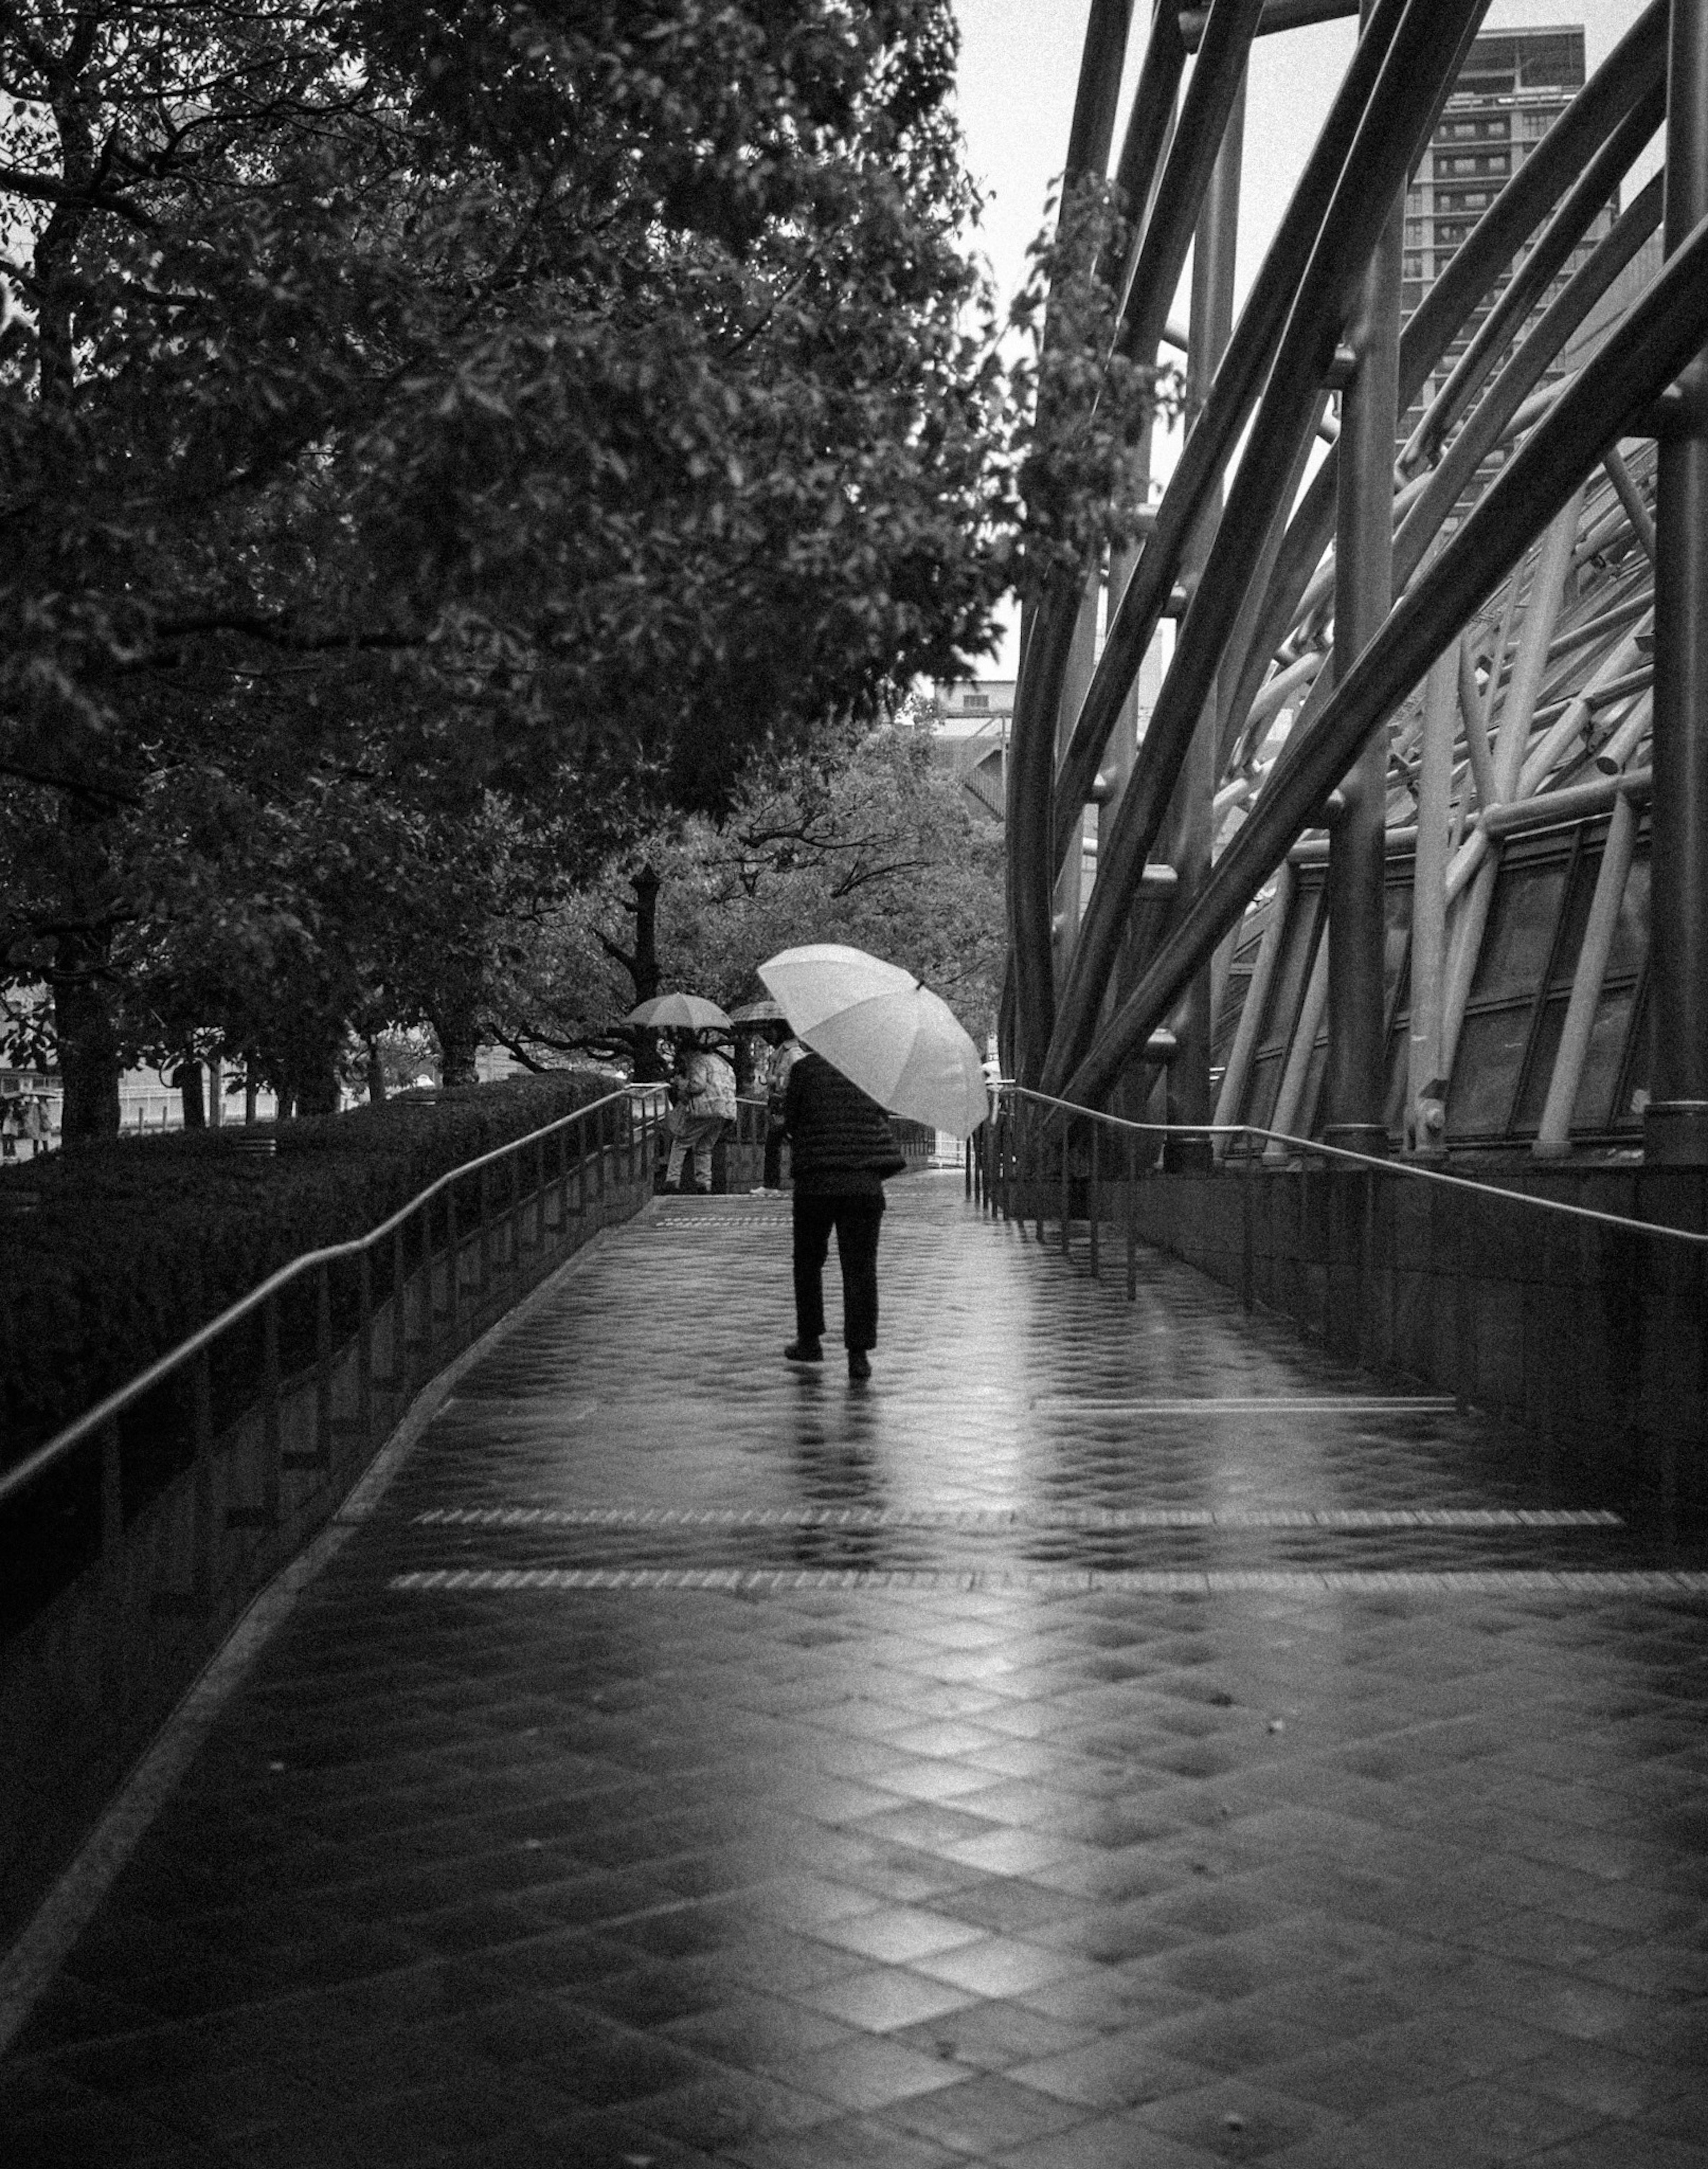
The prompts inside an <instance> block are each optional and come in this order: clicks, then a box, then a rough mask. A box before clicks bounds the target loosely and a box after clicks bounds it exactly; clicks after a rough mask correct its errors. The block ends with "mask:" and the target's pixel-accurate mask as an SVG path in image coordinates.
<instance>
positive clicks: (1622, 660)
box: [1514, 613, 1652, 798]
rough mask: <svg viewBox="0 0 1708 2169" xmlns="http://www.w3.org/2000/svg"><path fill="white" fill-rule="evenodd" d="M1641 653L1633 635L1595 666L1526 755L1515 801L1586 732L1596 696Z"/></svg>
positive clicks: (1648, 617) (1538, 782)
mask: <svg viewBox="0 0 1708 2169" xmlns="http://www.w3.org/2000/svg"><path fill="white" fill-rule="evenodd" d="M1651 621H1652V613H1649V614H1647V615H1646V616H1645V617H1644V619H1643V621H1642V623H1643V625H1645V626H1647V624H1648V623H1650V622H1651ZM1641 652H1642V651H1641V648H1640V647H1639V645H1638V634H1637V633H1636V632H1632V633H1631V634H1630V635H1629V636H1628V637H1626V639H1624V640H1622V641H1620V643H1619V645H1618V647H1617V648H1614V649H1613V650H1612V651H1611V652H1610V653H1609V654H1608V655H1607V656H1606V657H1605V658H1604V659H1603V660H1602V661H1601V662H1600V663H1598V664H1597V666H1596V668H1595V670H1594V674H1592V675H1591V677H1590V679H1589V680H1588V683H1587V684H1586V685H1584V686H1583V688H1582V690H1580V691H1579V692H1578V695H1577V697H1576V698H1575V699H1574V700H1571V701H1567V703H1566V706H1565V707H1564V708H1563V709H1562V711H1561V714H1560V716H1559V718H1558V720H1557V721H1556V722H1554V723H1553V724H1552V725H1551V727H1550V728H1549V729H1548V731H1547V733H1546V735H1545V736H1544V738H1543V739H1542V741H1541V743H1540V745H1538V746H1536V747H1535V749H1534V750H1533V751H1531V752H1530V753H1529V754H1526V755H1525V757H1524V767H1523V769H1522V770H1521V771H1520V773H1519V787H1518V790H1517V791H1516V792H1515V793H1514V797H1519V798H1528V797H1530V795H1531V793H1532V792H1533V791H1535V790H1537V789H1538V788H1539V787H1540V785H1541V783H1542V782H1543V781H1544V779H1545V778H1546V776H1547V775H1548V774H1549V772H1550V771H1551V770H1552V768H1553V766H1554V765H1555V763H1556V761H1557V760H1558V759H1559V758H1560V756H1561V754H1562V753H1564V752H1565V750H1566V749H1567V747H1568V746H1569V745H1570V744H1571V743H1572V739H1573V738H1578V737H1579V736H1581V735H1582V734H1583V733H1584V732H1586V731H1587V730H1588V726H1589V723H1590V720H1591V718H1592V717H1594V712H1595V707H1596V696H1597V695H1605V691H1606V689H1607V688H1608V687H1609V686H1610V685H1611V684H1612V683H1613V682H1614V681H1615V679H1620V678H1622V677H1623V676H1624V675H1625V674H1626V672H1627V671H1628V670H1630V669H1631V666H1632V664H1633V663H1635V662H1636V658H1637V657H1638V655H1639V654H1641Z"/></svg>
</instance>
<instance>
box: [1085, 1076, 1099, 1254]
mask: <svg viewBox="0 0 1708 2169" xmlns="http://www.w3.org/2000/svg"><path fill="white" fill-rule="evenodd" d="M1102 1135H1103V1127H1102V1125H1101V1124H1100V1123H1099V1121H1098V1119H1097V1117H1096V1116H1095V1115H1093V1116H1092V1118H1091V1173H1090V1175H1089V1176H1088V1178H1087V1182H1086V1191H1085V1212H1086V1228H1087V1237H1088V1248H1089V1251H1090V1258H1091V1277H1092V1278H1093V1280H1095V1279H1096V1278H1097V1277H1098V1271H1097V1264H1098V1255H1097V1214H1098V1197H1097V1189H1098V1145H1099V1141H1100V1139H1101V1138H1102Z"/></svg>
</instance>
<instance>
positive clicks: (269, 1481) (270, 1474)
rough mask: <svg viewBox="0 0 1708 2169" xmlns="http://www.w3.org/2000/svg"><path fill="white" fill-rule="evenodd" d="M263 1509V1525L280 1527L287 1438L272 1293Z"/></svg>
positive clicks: (265, 1313) (264, 1323)
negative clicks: (282, 1418) (281, 1409)
mask: <svg viewBox="0 0 1708 2169" xmlns="http://www.w3.org/2000/svg"><path fill="white" fill-rule="evenodd" d="M261 1393H262V1407H261V1512H262V1515H263V1524H262V1526H263V1527H265V1528H269V1529H276V1528H277V1527H278V1526H279V1492H280V1490H281V1488H282V1487H281V1485H280V1483H279V1476H280V1472H281V1470H282V1468H283V1467H284V1454H285V1440H284V1435H283V1433H282V1431H281V1430H280V1427H279V1298H278V1297H277V1296H276V1295H274V1296H269V1298H267V1301H266V1302H265V1303H263V1305H262V1308H261Z"/></svg>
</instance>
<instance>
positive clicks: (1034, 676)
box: [1005, 0, 1179, 1076]
mask: <svg viewBox="0 0 1708 2169" xmlns="http://www.w3.org/2000/svg"><path fill="white" fill-rule="evenodd" d="M1131 19H1132V0H1092V9H1091V14H1090V18H1089V19H1088V22H1087V24H1086V30H1085V44H1084V47H1083V51H1082V52H1081V55H1080V62H1079V83H1078V88H1077V92H1076V93H1075V97H1074V103H1073V121H1072V127H1071V129H1070V131H1069V137H1068V157H1067V170H1066V172H1065V173H1064V174H1063V176H1062V195H1063V201H1064V204H1065V202H1066V200H1067V195H1068V192H1069V191H1070V190H1071V189H1072V188H1073V186H1074V185H1075V184H1076V183H1077V182H1078V181H1080V180H1083V179H1084V178H1085V176H1086V175H1087V174H1088V173H1104V172H1106V171H1107V169H1108V166H1109V147H1110V145H1111V144H1112V142H1113V141H1114V140H1115V105H1116V101H1117V99H1118V98H1119V96H1120V75H1121V68H1122V65H1123V63H1124V61H1125V57H1126V40H1127V31H1128V28H1129V25H1130V24H1131ZM1174 40H1175V43H1176V44H1178V43H1179V30H1178V28H1177V29H1176V30H1175V33H1174ZM1049 332H1050V327H1049V318H1048V313H1047V308H1046V318H1045V325H1044V334H1043V343H1044V344H1046V345H1047V344H1048V341H1049ZM1052 603H1053V604H1054V605H1055V606H1054V607H1052ZM1061 617H1062V610H1061V608H1060V598H1059V597H1053V596H1052V594H1051V592H1050V591H1049V590H1048V589H1046V594H1045V595H1044V597H1043V598H1042V600H1041V602H1040V606H1039V608H1038V610H1036V611H1035V612H1027V613H1024V614H1023V616H1022V621H1021V646H1020V670H1019V684H1018V685H1017V686H1016V687H1015V697H1014V722H1013V725H1012V727H1011V731H1010V738H1009V759H1008V802H1007V806H1006V808H1005V811H1006V814H1007V825H1008V835H1009V839H1010V842H1009V850H1008V867H1007V873H1008V962H1009V973H1008V978H1009V982H1010V984H1011V986H1012V990H1013V995H1014V1002H1013V1012H1014V1034H1015V1039H1016V1042H1017V1054H1018V1059H1017V1061H1016V1064H1015V1067H1016V1070H1017V1073H1018V1074H1021V1075H1022V1076H1024V1075H1026V1074H1030V1071H1031V1070H1032V1069H1035V1066H1036V1064H1037V1063H1038V1062H1039V1060H1040V1058H1041V1053H1042V1049H1043V1047H1044V1046H1045V1044H1046V1042H1047V1041H1048V1038H1049V1035H1050V1031H1051V1021H1052V1019H1053V1017H1054V1014H1055V989H1054V986H1053V984H1052V973H1051V955H1050V916H1051V912H1050V892H1049V887H1048V885H1047V884H1046V886H1045V887H1044V889H1043V892H1042V894H1041V896H1040V895H1039V894H1037V893H1035V892H1036V891H1037V888H1038V884H1037V883H1036V882H1035V881H1031V880H1030V879H1028V878H1027V877H1026V876H1027V867H1026V858H1027V854H1026V852H1025V850H1024V839H1026V838H1027V837H1028V835H1029V834H1030V833H1032V832H1033V831H1035V830H1036V829H1039V828H1040V826H1041V827H1042V828H1043V829H1045V830H1046V832H1047V829H1048V823H1049V818H1050V789H1051V776H1052V774H1053V770H1054V767H1055V717H1054V709H1053V705H1052V706H1047V707H1046V705H1045V703H1044V701H1043V700H1042V699H1041V698H1040V695H1039V693H1038V690H1037V688H1038V685H1039V680H1040V674H1041V675H1044V676H1050V675H1051V674H1053V682H1054V683H1055V684H1056V686H1057V688H1058V691H1059V687H1060V683H1061V674H1062V671H1063V670H1064V669H1066V667H1067V642H1066V639H1065V638H1064V628H1063V627H1062V625H1061V624H1060V623H1059V622H1058V621H1059V620H1060V619H1061ZM1065 633H1066V634H1067V635H1068V636H1071V634H1072V617H1071V616H1069V618H1068V620H1067V626H1066V627H1065ZM1058 651H1059V654H1058Z"/></svg>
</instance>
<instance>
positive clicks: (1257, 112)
mask: <svg viewBox="0 0 1708 2169" xmlns="http://www.w3.org/2000/svg"><path fill="white" fill-rule="evenodd" d="M1641 8H1642V0H1564V4H1562V0H1494V4H1493V6H1491V8H1489V10H1488V13H1487V18H1486V19H1485V25H1484V27H1485V28H1487V29H1514V28H1518V27H1520V26H1528V25H1542V24H1546V25H1550V26H1552V25H1572V24H1582V25H1583V30H1584V34H1585V47H1586V57H1587V60H1588V67H1589V68H1590V70H1591V71H1592V72H1593V71H1594V68H1595V67H1596V66H1597V65H1598V63H1599V61H1601V60H1602V59H1603V58H1604V56H1605V55H1606V53H1607V52H1608V51H1609V49H1610V47H1611V46H1612V45H1615V43H1617V41H1618V40H1619V39H1620V37H1622V36H1623V35H1624V34H1625V32H1626V30H1627V29H1629V28H1630V27H1631V24H1632V23H1634V22H1635V21H1636V18H1637V16H1638V15H1639V14H1640V13H1641ZM955 13H956V14H957V16H958V17H959V19H960V29H961V54H960V122H961V127H962V129H963V131H965V134H966V146H967V162H968V164H969V166H970V168H971V171H972V173H973V174H974V176H975V177H976V179H977V180H978V182H979V184H980V185H981V187H982V190H983V192H984V194H985V196H986V199H987V200H986V205H985V209H984V212H983V216H982V220H981V222H980V228H979V233H978V236H977V241H978V245H979V246H980V248H982V252H983V253H984V255H985V257H986V258H987V262H988V264H989V266H990V269H991V272H992V276H993V278H994V280H995V281H996V284H997V287H998V292H999V293H1000V295H1001V296H1002V297H1003V300H1004V301H1007V300H1008V297H1009V296H1012V295H1013V294H1014V291H1015V290H1016V289H1017V288H1018V286H1019V284H1020V282H1021V280H1022V279H1023V277H1024V272H1025V258H1026V249H1027V247H1028V244H1029V243H1030V242H1031V241H1032V240H1033V239H1034V238H1035V236H1036V234H1037V232H1038V231H1039V228H1040V226H1041V225H1042V223H1043V220H1044V205H1045V202H1046V198H1047V196H1048V195H1049V190H1050V184H1051V179H1053V177H1054V176H1055V175H1056V174H1057V173H1059V172H1060V171H1061V168H1062V154H1063V152H1065V150H1066V148H1067V129H1068V124H1069V121H1070V120H1071V119H1072V111H1073V93H1074V87H1075V84H1076V83H1077V79H1078V73H1079V53H1080V46H1081V44H1082V42H1083V38H1084V35H1085V20H1086V15H1087V13H1088V0H955ZM1133 13H1134V19H1135V22H1136V24H1146V23H1147V22H1148V20H1149V17H1150V14H1151V8H1150V7H1149V6H1148V5H1147V0H1135V5H1134V9H1133ZM1353 35H1354V25H1353V24H1352V23H1351V21H1350V20H1347V21H1344V22H1338V23H1324V24H1317V25H1315V26H1314V27H1312V28H1310V29H1302V30H1290V31H1287V32H1285V34H1284V35H1280V36H1278V37H1269V38H1260V39H1258V41H1257V43H1256V45H1255V46H1254V47H1253V60H1252V72H1251V82H1250V88H1249V93H1248V100H1247V111H1246V149H1245V165H1244V171H1243V174H1242V182H1241V189H1240V231H1239V253H1238V262H1237V272H1236V280H1237V286H1238V288H1239V290H1240V291H1241V293H1243V291H1244V289H1245V287H1246V285H1248V282H1249V280H1251V278H1252V276H1253V273H1254V272H1255V270H1256V269H1257V267H1258V264H1259V263H1260V262H1261V261H1262V259H1263V252H1264V248H1266V247H1267V245H1268V243H1269V238H1270V236H1271V235H1272V234H1273V232H1274V228H1275V226H1276V223H1277V221H1279V219H1280V215H1281V212H1282V211H1283V210H1284V209H1285V205H1286V202H1287V199H1288V196H1289V195H1290V193H1291V190H1292V187H1293V184H1294V182H1295V181H1296V179H1297V177H1298V173H1299V170H1300V168H1301V166H1302V165H1303V163H1304V162H1305V157H1306V153H1307V152H1308V151H1309V149H1310V147H1311V145H1312V141H1314V140H1315V137H1316V134H1317V130H1318V128H1319V127H1320V126H1321V125H1322V119H1323V116H1324V115H1325V114H1326V113H1327V111H1328V104H1329V101H1330V99H1332V98H1333V93H1334V88H1335V86H1336V84H1337V83H1338V82H1339V80H1340V77H1341V74H1342V72H1344V68H1345V66H1346V62H1347V59H1348V56H1349V54H1350V53H1351V51H1352V45H1353ZM1141 58H1142V31H1141V33H1140V35H1139V36H1138V37H1137V38H1136V40H1135V50H1134V51H1133V52H1132V53H1131V55H1130V56H1129V60H1128V66H1127V71H1126V83H1125V88H1124V90H1123V93H1122V109H1121V112H1120V115H1119V116H1118V119H1117V134H1116V141H1120V132H1119V131H1120V127H1121V126H1122V125H1125V118H1126V114H1125V105H1126V102H1127V100H1128V99H1130V98H1131V93H1132V87H1133V83H1134V82H1135V81H1136V77H1137V73H1138V67H1139V63H1140V61H1141ZM1659 159H1660V149H1659V145H1658V143H1657V144H1656V145H1654V146H1652V147H1651V149H1650V151H1649V152H1648V154H1647V157H1645V158H1644V160H1643V161H1641V163H1640V164H1639V166H1638V167H1637V168H1636V178H1637V179H1638V180H1639V181H1641V180H1642V179H1647V175H1648V173H1650V172H1652V170H1653V168H1655V166H1656V165H1657V164H1658V163H1659ZM1176 314H1177V317H1180V318H1183V319H1184V315H1185V299H1184V290H1183V293H1182V296H1181V299H1180V301H1179V306H1178V307H1177V310H1176ZM1158 460H1159V466H1162V465H1166V464H1167V463H1168V448H1167V447H1159V451H1158ZM1013 645H1014V643H1013V641H1012V638H1010V639H1009V640H1008V642H1005V646H1004V652H1003V656H1002V657H1001V658H999V661H998V663H994V664H992V665H988V666H987V668H988V669H992V670H1000V672H1001V673H1002V674H1005V675H1011V674H1012V673H1013V669H1014V657H1013Z"/></svg>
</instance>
